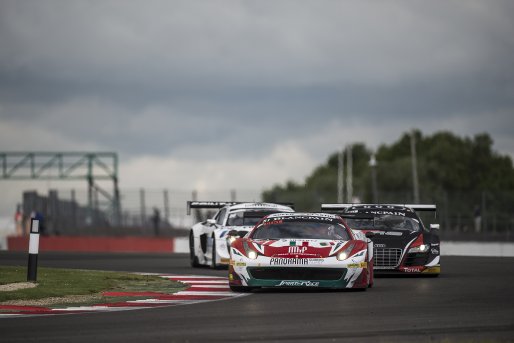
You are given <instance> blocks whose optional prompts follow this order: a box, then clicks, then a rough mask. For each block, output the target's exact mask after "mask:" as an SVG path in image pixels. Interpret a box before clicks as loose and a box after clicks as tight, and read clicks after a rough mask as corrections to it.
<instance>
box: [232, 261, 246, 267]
mask: <svg viewBox="0 0 514 343" xmlns="http://www.w3.org/2000/svg"><path fill="white" fill-rule="evenodd" d="M234 266H236V267H246V263H245V262H236V263H235V264H234Z"/></svg>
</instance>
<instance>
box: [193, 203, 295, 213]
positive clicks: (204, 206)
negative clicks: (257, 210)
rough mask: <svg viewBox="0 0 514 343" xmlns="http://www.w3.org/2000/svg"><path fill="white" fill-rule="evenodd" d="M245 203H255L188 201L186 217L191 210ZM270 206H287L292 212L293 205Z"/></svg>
mask: <svg viewBox="0 0 514 343" xmlns="http://www.w3.org/2000/svg"><path fill="white" fill-rule="evenodd" d="M245 203H255V202H254V201H188V202H187V215H190V214H191V209H192V208H222V207H225V206H232V205H237V204H245ZM270 204H271V203H270ZM272 204H276V205H283V206H289V207H291V208H292V209H293V210H294V204H293V203H284V202H274V203H272ZM264 210H265V209H264Z"/></svg>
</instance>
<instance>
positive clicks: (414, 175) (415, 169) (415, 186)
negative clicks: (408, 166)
mask: <svg viewBox="0 0 514 343" xmlns="http://www.w3.org/2000/svg"><path fill="white" fill-rule="evenodd" d="M415 134H416V131H415V130H414V129H413V130H412V131H411V135H410V152H411V161H412V184H413V186H412V189H413V192H414V203H415V204H419V181H418V165H417V160H416V137H415Z"/></svg>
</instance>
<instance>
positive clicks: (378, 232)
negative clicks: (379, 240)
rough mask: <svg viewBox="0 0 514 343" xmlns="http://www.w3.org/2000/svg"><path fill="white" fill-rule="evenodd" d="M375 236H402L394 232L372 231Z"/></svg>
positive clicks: (400, 233) (401, 233)
mask: <svg viewBox="0 0 514 343" xmlns="http://www.w3.org/2000/svg"><path fill="white" fill-rule="evenodd" d="M370 232H373V233H374V234H375V235H386V236H403V232H396V231H373V230H371V231H370Z"/></svg>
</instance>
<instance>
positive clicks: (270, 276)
mask: <svg viewBox="0 0 514 343" xmlns="http://www.w3.org/2000/svg"><path fill="white" fill-rule="evenodd" d="M248 271H249V272H250V274H251V275H252V277H253V278H255V279H261V280H310V281H312V280H339V279H340V278H342V277H343V274H344V270H342V269H334V268H288V267H286V268H269V267H267V268H261V267H251V268H248Z"/></svg>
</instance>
